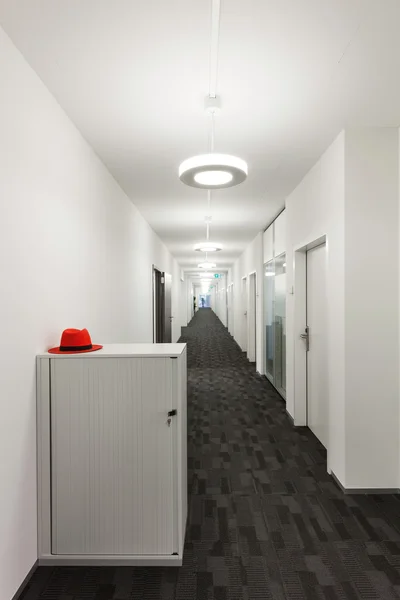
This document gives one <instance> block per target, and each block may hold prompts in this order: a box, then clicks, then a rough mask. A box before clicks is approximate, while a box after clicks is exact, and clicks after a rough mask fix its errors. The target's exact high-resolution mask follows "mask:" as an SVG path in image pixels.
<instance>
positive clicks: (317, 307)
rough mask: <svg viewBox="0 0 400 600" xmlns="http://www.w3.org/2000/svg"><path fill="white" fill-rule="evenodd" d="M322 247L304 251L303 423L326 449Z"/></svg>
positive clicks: (324, 282)
mask: <svg viewBox="0 0 400 600" xmlns="http://www.w3.org/2000/svg"><path fill="white" fill-rule="evenodd" d="M325 272H326V245H325V244H323V245H322V246H317V247H316V248H313V249H312V250H309V251H308V252H307V326H308V337H309V351H308V352H307V423H308V426H309V428H310V429H311V431H312V432H313V433H314V434H315V435H316V436H317V438H318V439H319V440H320V442H321V443H322V444H323V445H324V446H325V447H327V446H328V417H329V415H328V393H327V391H328V387H327V348H326V344H327V339H326V276H325Z"/></svg>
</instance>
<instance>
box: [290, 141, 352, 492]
mask: <svg viewBox="0 0 400 600" xmlns="http://www.w3.org/2000/svg"><path fill="white" fill-rule="evenodd" d="M286 227H287V229H286V253H287V256H286V259H287V260H286V269H287V271H286V272H287V297H286V315H287V317H286V318H287V320H286V327H287V333H286V343H287V347H286V376H287V382H286V394H287V395H286V409H287V411H288V412H289V414H290V415H292V417H293V418H294V420H295V423H296V425H305V424H306V422H305V411H304V410H303V409H304V406H303V404H302V402H301V399H300V394H301V393H302V392H305V389H304V385H305V376H306V371H305V368H306V367H305V349H304V343H303V341H302V340H301V339H300V338H299V335H300V333H302V331H303V330H304V325H305V306H298V305H297V307H296V305H295V300H296V287H295V277H294V276H295V272H294V261H295V250H296V249H298V248H301V247H303V246H305V245H306V244H308V243H310V242H313V241H314V240H316V239H318V238H320V237H322V236H324V235H326V240H327V280H326V285H327V298H328V300H327V301H328V306H327V314H328V323H327V329H328V382H329V384H328V385H329V399H328V401H329V407H330V411H331V412H330V432H329V439H330V440H332V443H331V445H330V448H329V463H330V465H329V466H330V467H331V468H332V469H333V470H334V472H335V473H336V475H337V476H338V477H339V478H342V477H344V472H345V466H344V456H345V426H344V385H345V382H344V377H345V371H344V134H343V133H342V134H340V135H339V136H338V138H337V139H336V140H335V141H334V142H333V144H332V145H331V146H330V147H329V148H328V150H327V151H326V152H325V153H324V155H323V156H322V157H321V159H320V160H319V161H318V162H317V164H316V165H315V166H314V167H313V169H312V170H311V171H310V172H309V173H308V174H307V175H306V177H305V178H304V179H303V181H302V182H301V183H300V184H299V185H298V187H297V188H296V189H295V190H294V192H292V194H291V195H290V196H289V197H288V198H287V200H286ZM292 292H294V293H293V294H292ZM296 308H297V313H295V309H296ZM296 367H297V369H298V371H299V370H300V371H302V372H303V375H304V382H303V385H302V386H300V384H299V378H297V385H296V386H295V368H296ZM300 388H301V389H300ZM296 394H297V396H298V401H297V402H296ZM341 481H343V480H342V479H341Z"/></svg>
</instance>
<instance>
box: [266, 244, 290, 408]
mask: <svg viewBox="0 0 400 600" xmlns="http://www.w3.org/2000/svg"><path fill="white" fill-rule="evenodd" d="M264 323H265V373H266V376H267V377H268V379H269V380H270V381H271V382H272V383H273V385H274V386H275V387H276V388H277V389H278V391H279V392H280V394H282V396H283V397H286V255H285V254H281V255H280V256H278V257H277V258H275V259H274V260H271V261H269V262H268V263H266V264H265V265H264Z"/></svg>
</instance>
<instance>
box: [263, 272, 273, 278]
mask: <svg viewBox="0 0 400 600" xmlns="http://www.w3.org/2000/svg"><path fill="white" fill-rule="evenodd" d="M274 275H275V273H274V272H273V271H267V272H266V273H265V277H273V276H274Z"/></svg>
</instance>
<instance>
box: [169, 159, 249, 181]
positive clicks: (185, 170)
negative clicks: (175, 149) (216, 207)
mask: <svg viewBox="0 0 400 600" xmlns="http://www.w3.org/2000/svg"><path fill="white" fill-rule="evenodd" d="M247 173H248V170H247V163H246V162H245V161H244V160H242V159H241V158H238V157H237V156H231V155H229V154H214V153H213V152H210V153H209V154H201V155H199V156H192V158H188V159H187V160H184V161H183V163H182V164H181V166H180V167H179V179H180V180H181V181H182V182H183V183H186V185H190V186H192V187H197V188H203V189H220V188H227V187H232V186H234V185H238V184H239V183H242V182H243V181H244V180H245V179H246V177H247Z"/></svg>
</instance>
